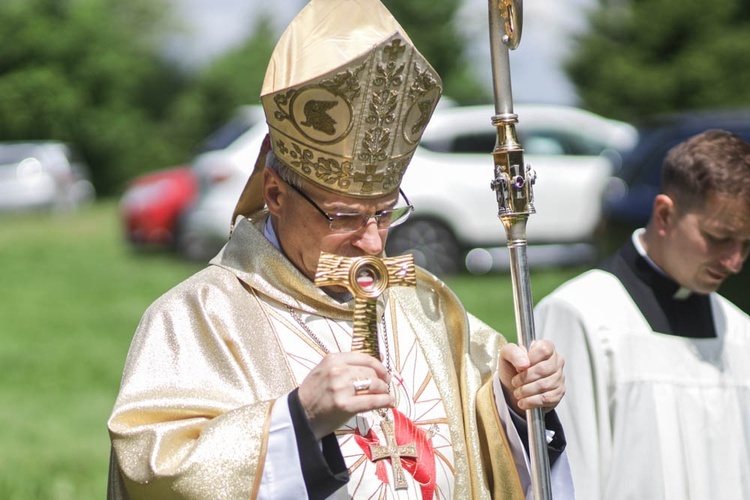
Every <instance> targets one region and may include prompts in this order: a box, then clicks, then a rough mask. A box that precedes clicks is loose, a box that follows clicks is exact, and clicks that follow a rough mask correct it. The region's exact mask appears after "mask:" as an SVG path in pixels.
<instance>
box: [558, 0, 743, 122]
mask: <svg viewBox="0 0 750 500" xmlns="http://www.w3.org/2000/svg"><path fill="white" fill-rule="evenodd" d="M599 1H600V4H599V7H598V8H597V9H596V10H593V11H592V12H591V14H590V16H589V24H590V30H589V31H588V32H587V33H584V34H582V35H580V36H579V37H578V39H577V50H575V51H574V52H573V55H572V57H571V58H570V59H569V60H568V61H567V63H566V66H565V68H566V71H567V74H568V75H569V77H570V78H571V80H572V82H573V83H574V85H575V86H576V88H577V90H578V94H579V96H580V98H581V101H582V105H583V106H584V107H585V108H587V109H591V110H592V111H595V112H598V113H601V114H603V115H606V116H611V117H614V118H620V119H625V120H632V119H634V118H636V117H639V116H644V115H650V114H659V113H667V112H672V111H680V110H692V109H701V108H717V107H729V106H741V105H748V104H750V95H749V94H748V93H747V82H748V81H750V50H749V48H750V2H747V1H746V0H713V1H712V2H705V1H704V0H599Z"/></svg>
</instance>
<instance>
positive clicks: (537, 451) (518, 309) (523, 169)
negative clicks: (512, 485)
mask: <svg viewBox="0 0 750 500" xmlns="http://www.w3.org/2000/svg"><path fill="white" fill-rule="evenodd" d="M489 21H490V57H491V59H492V80H493V88H494V97H495V116H493V117H492V124H493V125H494V126H495V127H497V142H496V143H495V149H494V150H493V151H492V156H493V159H494V163H495V178H494V179H493V180H492V182H491V183H490V185H491V188H492V190H493V191H495V194H496V196H497V205H498V217H499V218H500V221H502V223H503V227H504V228H505V233H506V235H507V240H508V251H509V254H510V271H511V280H512V284H513V303H514V306H515V315H516V331H517V332H518V337H519V341H520V342H521V344H522V345H523V346H525V347H526V349H529V348H530V347H531V343H532V342H533V341H534V337H535V336H534V313H533V307H534V304H533V299H532V296H531V283H530V278H529V265H528V261H527V258H526V221H527V219H528V218H529V215H530V214H533V213H534V196H533V192H532V185H533V184H534V181H535V180H536V173H535V172H534V170H532V169H531V166H529V165H526V164H525V163H524V158H523V148H522V147H521V145H520V144H519V143H518V138H517V136H516V128H515V124H516V123H518V116H517V115H516V114H515V113H514V112H513V92H512V89H511V80H510V58H509V53H510V51H511V50H514V49H516V48H517V47H518V44H519V43H520V41H521V25H522V21H523V0H489ZM526 421H527V424H528V428H529V455H530V458H531V482H532V487H533V491H534V499H535V500H550V499H551V498H552V490H551V486H550V472H549V456H548V455H547V440H546V436H545V427H544V413H543V409H542V408H534V409H532V410H527V411H526Z"/></svg>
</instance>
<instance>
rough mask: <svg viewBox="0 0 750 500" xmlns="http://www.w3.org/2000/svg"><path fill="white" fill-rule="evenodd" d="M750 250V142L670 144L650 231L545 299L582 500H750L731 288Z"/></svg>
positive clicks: (704, 137)
mask: <svg viewBox="0 0 750 500" xmlns="http://www.w3.org/2000/svg"><path fill="white" fill-rule="evenodd" d="M749 252H750V144H748V143H747V142H745V141H743V140H742V139H740V138H739V137H737V136H736V135H733V134H731V133H729V132H725V131H721V130H709V131H706V132H704V133H702V134H699V135H697V136H695V137H693V138H691V139H689V140H687V141H685V142H683V143H681V144H679V145H677V146H675V147H674V148H673V149H671V150H670V152H669V154H668V155H667V157H666V159H665V161H664V164H663V169H662V177H661V192H660V194H659V195H658V196H656V199H655V200H654V202H653V213H652V216H651V219H650V221H649V223H648V225H647V226H646V228H645V229H639V230H637V231H635V232H634V233H633V235H632V237H631V238H630V240H629V241H627V242H626V243H625V245H624V246H623V247H622V248H621V249H620V250H619V251H618V252H617V253H616V254H615V255H613V256H612V257H610V258H609V259H607V260H606V261H605V262H604V263H603V264H602V265H601V266H600V267H599V268H598V269H594V270H592V271H589V272H587V273H584V274H583V275H581V276H579V277H577V278H574V279H573V280H571V281H570V282H568V283H566V284H564V285H562V286H561V287H560V288H559V289H558V290H556V291H555V292H553V293H552V294H551V295H548V296H547V297H546V298H544V299H543V300H542V301H540V302H539V304H538V305H537V309H536V315H535V316H536V320H537V332H538V334H539V337H541V338H547V339H552V340H554V342H555V344H556V345H557V346H558V349H559V350H560V352H561V353H562V354H563V355H564V356H565V358H566V360H567V362H568V369H567V371H566V375H567V377H566V382H567V386H568V396H567V397H566V398H565V401H563V403H562V404H561V405H560V418H561V420H562V422H563V425H564V426H565V429H566V432H567V434H568V436H574V437H573V438H572V439H570V441H569V447H568V450H569V457H570V466H571V470H572V473H573V478H574V484H575V488H576V494H577V498H578V499H580V500H600V499H604V498H606V499H607V500H620V499H622V500H624V499H632V498H644V499H645V498H647V499H649V500H660V499H664V500H666V499H686V498H693V499H710V498H721V499H722V500H740V499H746V498H750V363H748V359H750V318H748V316H747V314H745V313H744V312H742V311H741V310H740V309H738V308H737V307H735V306H734V305H733V304H731V303H730V302H729V301H728V300H726V299H725V298H723V297H722V296H721V295H719V294H718V293H717V289H718V288H719V286H720V285H721V284H722V282H723V281H724V280H725V279H726V278H728V277H729V276H731V275H733V274H735V273H738V272H739V271H740V269H741V268H742V265H743V263H744V262H745V260H746V259H747V257H748V253H749Z"/></svg>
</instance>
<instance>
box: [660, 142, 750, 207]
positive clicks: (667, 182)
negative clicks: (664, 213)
mask: <svg viewBox="0 0 750 500" xmlns="http://www.w3.org/2000/svg"><path fill="white" fill-rule="evenodd" d="M661 192H662V193H664V194H667V195H668V196H670V197H672V198H673V199H674V200H675V204H676V206H677V207H678V208H679V209H681V210H690V209H695V208H702V207H703V206H704V205H705V203H706V202H707V201H708V199H709V197H711V196H713V195H716V194H723V195H728V196H731V197H732V198H738V199H744V200H746V202H747V205H748V207H750V143H748V142H746V141H744V140H742V139H741V138H740V137H739V136H737V135H736V134H733V133H731V132H727V131H725V130H715V129H711V130H707V131H705V132H703V133H701V134H698V135H695V136H693V137H691V138H690V139H688V140H686V141H684V142H682V143H680V144H678V145H677V146H675V147H673V148H672V149H670V150H669V152H668V153H667V156H666V158H665V159H664V164H663V167H662V173H661Z"/></svg>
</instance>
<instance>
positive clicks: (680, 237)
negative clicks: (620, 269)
mask: <svg viewBox="0 0 750 500" xmlns="http://www.w3.org/2000/svg"><path fill="white" fill-rule="evenodd" d="M672 208H673V212H672V214H671V216H670V217H669V218H668V219H666V221H665V222H664V225H663V228H662V230H663V233H660V235H661V236H662V240H661V246H662V251H663V252H662V259H661V262H658V264H659V265H660V266H661V267H662V268H663V269H664V271H666V272H667V274H669V275H670V276H671V277H672V278H674V279H675V280H676V281H677V282H678V283H679V284H680V285H682V286H684V287H686V288H689V289H691V290H693V291H695V292H698V293H710V292H713V291H716V290H717V289H718V288H719V286H720V285H721V284H722V283H723V282H724V280H725V279H726V278H727V277H728V276H730V275H732V274H736V273H739V272H740V270H741V269H742V264H743V263H744V262H745V260H746V259H747V257H748V253H750V207H748V204H747V200H741V199H738V198H730V197H726V196H714V197H712V198H711V199H709V201H708V203H706V206H705V207H704V208H703V209H702V210H699V211H689V212H686V213H680V212H679V211H677V210H674V207H672Z"/></svg>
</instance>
